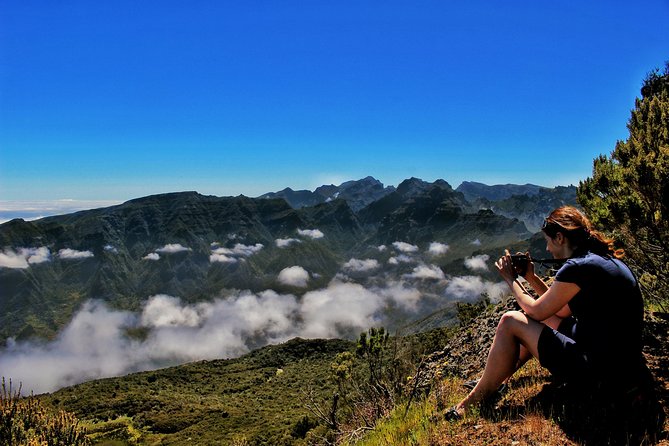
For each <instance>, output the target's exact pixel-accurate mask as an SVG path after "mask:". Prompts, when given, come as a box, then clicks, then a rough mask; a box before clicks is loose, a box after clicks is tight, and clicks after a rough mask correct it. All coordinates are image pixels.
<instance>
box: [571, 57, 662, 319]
mask: <svg viewBox="0 0 669 446" xmlns="http://www.w3.org/2000/svg"><path fill="white" fill-rule="evenodd" d="M627 128H628V129H629V138H628V139H627V140H626V141H619V142H618V143H617V144H616V147H615V149H614V150H613V152H612V153H611V155H610V156H605V155H602V156H600V157H598V158H597V159H595V161H594V167H593V174H592V178H588V179H586V180H585V181H582V182H581V183H580V184H579V188H578V200H579V202H580V203H581V205H582V206H583V207H584V208H585V210H586V211H587V212H588V214H589V215H590V216H591V217H592V219H593V221H594V223H595V224H596V225H598V226H599V227H601V228H602V229H604V230H605V231H610V232H612V234H613V235H614V237H616V238H617V239H618V240H619V241H620V243H621V244H622V246H623V247H624V249H625V251H626V253H627V258H628V260H629V261H630V263H632V264H633V265H634V266H635V267H636V270H637V272H638V274H639V276H640V282H641V283H642V285H643V288H644V295H645V297H646V298H647V299H648V300H649V301H651V302H653V303H654V304H657V305H661V306H663V307H664V308H665V311H666V309H667V307H666V305H667V299H669V297H668V296H669V201H668V200H667V197H669V63H667V65H666V67H665V69H664V72H662V73H661V72H660V71H659V70H655V71H653V72H652V73H650V74H649V75H648V76H647V77H646V79H645V80H644V83H643V88H642V89H641V98H640V99H637V100H636V104H635V108H634V110H632V115H631V117H630V119H629V122H628V124H627Z"/></svg>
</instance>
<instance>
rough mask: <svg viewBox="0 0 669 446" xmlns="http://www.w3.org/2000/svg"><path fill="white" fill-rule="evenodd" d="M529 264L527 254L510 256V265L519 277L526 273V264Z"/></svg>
mask: <svg viewBox="0 0 669 446" xmlns="http://www.w3.org/2000/svg"><path fill="white" fill-rule="evenodd" d="M529 262H530V256H528V255H527V254H514V255H512V256H511V265H513V269H514V270H515V271H516V273H517V274H518V275H520V276H524V275H525V273H527V264H528V263H529Z"/></svg>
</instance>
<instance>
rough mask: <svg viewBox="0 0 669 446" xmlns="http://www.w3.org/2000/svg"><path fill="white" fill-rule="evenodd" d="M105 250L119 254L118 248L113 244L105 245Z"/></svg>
mask: <svg viewBox="0 0 669 446" xmlns="http://www.w3.org/2000/svg"><path fill="white" fill-rule="evenodd" d="M104 250H105V251H107V252H111V253H113V254H118V249H116V247H114V246H112V245H105V247H104Z"/></svg>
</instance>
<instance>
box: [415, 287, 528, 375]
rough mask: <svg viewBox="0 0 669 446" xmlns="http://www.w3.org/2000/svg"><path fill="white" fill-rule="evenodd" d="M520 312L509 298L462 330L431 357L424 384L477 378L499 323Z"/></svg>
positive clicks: (428, 360) (427, 362) (428, 361)
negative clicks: (450, 378) (441, 379)
mask: <svg viewBox="0 0 669 446" xmlns="http://www.w3.org/2000/svg"><path fill="white" fill-rule="evenodd" d="M517 309H518V306H517V304H516V302H515V300H514V299H513V298H507V299H506V300H504V301H503V302H501V303H500V304H498V305H495V306H494V307H491V308H489V309H488V310H486V311H484V312H483V313H482V314H480V315H479V316H478V317H476V318H475V319H473V320H472V321H471V322H470V323H469V324H468V325H466V326H464V327H462V328H461V329H460V330H459V331H458V333H457V334H456V335H454V336H453V337H452V338H451V339H449V340H448V342H447V343H446V345H445V346H444V348H443V349H442V350H440V351H437V352H434V353H432V355H430V356H429V358H428V359H427V361H426V368H425V372H424V374H423V379H424V380H425V382H426V383H427V382H429V381H430V380H432V379H433V378H434V377H435V376H437V375H441V376H449V375H451V376H457V377H460V378H474V377H475V375H477V374H478V373H480V372H481V371H482V370H483V368H484V367H485V363H486V359H487V357H488V351H489V350H490V345H491V344H492V340H493V338H494V337H495V330H496V329H497V324H498V322H499V319H500V318H501V317H502V315H503V314H504V313H505V312H507V311H511V310H517Z"/></svg>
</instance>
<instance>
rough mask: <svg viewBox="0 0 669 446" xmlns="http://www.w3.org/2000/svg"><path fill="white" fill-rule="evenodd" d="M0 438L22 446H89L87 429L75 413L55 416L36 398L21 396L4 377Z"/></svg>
mask: <svg viewBox="0 0 669 446" xmlns="http://www.w3.org/2000/svg"><path fill="white" fill-rule="evenodd" d="M0 438H2V440H3V444H6V445H8V446H12V445H19V444H30V445H36V446H37V445H39V446H43V445H48V446H61V445H62V446H80V445H89V444H90V441H89V440H88V438H86V430H85V429H83V428H80V427H79V420H77V418H76V417H75V416H74V415H72V414H71V413H68V412H65V411H60V412H58V413H56V414H52V413H50V412H49V411H47V410H46V409H45V408H44V406H42V404H41V403H40V402H39V401H38V400H37V399H36V398H35V397H34V396H32V395H30V396H29V397H25V398H22V397H21V386H19V389H18V390H16V391H14V390H13V389H12V382H11V380H10V381H9V385H7V384H6V383H5V378H4V377H3V378H2V388H1V389H0Z"/></svg>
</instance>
